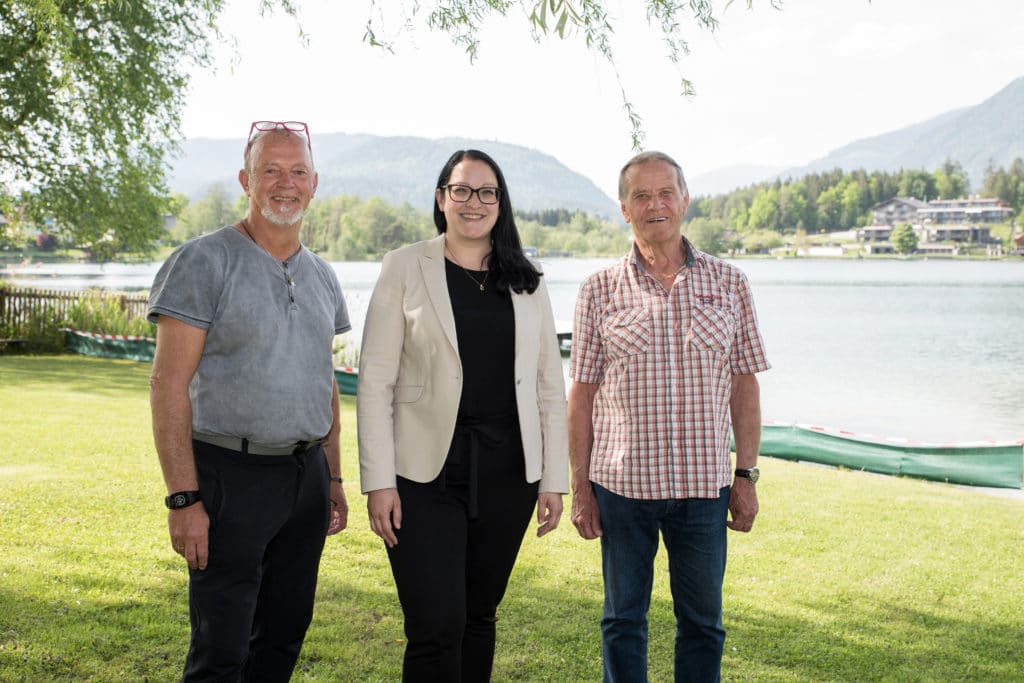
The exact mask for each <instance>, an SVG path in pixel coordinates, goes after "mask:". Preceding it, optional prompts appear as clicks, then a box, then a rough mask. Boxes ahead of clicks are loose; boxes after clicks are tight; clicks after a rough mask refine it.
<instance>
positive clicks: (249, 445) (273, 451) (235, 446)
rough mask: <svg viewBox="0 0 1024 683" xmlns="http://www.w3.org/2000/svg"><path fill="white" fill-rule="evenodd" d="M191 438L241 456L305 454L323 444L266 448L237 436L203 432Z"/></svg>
mask: <svg viewBox="0 0 1024 683" xmlns="http://www.w3.org/2000/svg"><path fill="white" fill-rule="evenodd" d="M192 438H193V439H195V440H196V441H202V442H203V443H208V444H210V445H212V446H219V447H220V448H227V449H228V450H230V451H238V452H239V453H242V454H243V455H298V454H300V453H305V452H306V451H308V450H309V449H310V448H313V447H315V446H319V445H320V444H321V443H322V442H323V440H322V439H316V440H315V441H296V442H295V443H292V444H287V445H284V446H268V445H266V444H261V443H256V442H254V441H249V439H243V438H241V437H238V436H222V435H220V434H204V433H203V432H192Z"/></svg>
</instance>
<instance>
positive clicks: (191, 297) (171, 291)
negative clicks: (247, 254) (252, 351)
mask: <svg viewBox="0 0 1024 683" xmlns="http://www.w3.org/2000/svg"><path fill="white" fill-rule="evenodd" d="M224 265H225V264H224V263H223V262H221V261H220V260H219V259H218V257H217V254H216V250H215V249H211V248H210V245H208V244H206V243H204V242H203V241H200V240H193V241H191V242H186V243H185V244H183V245H181V246H180V247H178V249H177V250H175V251H174V252H173V253H172V254H171V255H170V256H169V257H168V258H167V260H166V261H164V264H163V266H161V267H160V270H159V272H157V274H156V278H154V280H153V287H152V289H151V290H150V293H149V312H148V313H147V315H146V318H147V319H148V320H149V321H150V322H153V323H155V322H157V321H158V319H159V317H160V316H161V315H166V316H169V317H171V318H175V319H177V320H180V321H182V322H183V323H187V324H189V325H192V326H193V327H198V328H200V329H203V330H208V329H210V325H211V324H212V323H213V319H214V316H215V314H216V312H217V302H218V300H219V292H220V291H221V289H222V288H223V282H224Z"/></svg>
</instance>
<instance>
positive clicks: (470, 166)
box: [434, 157, 500, 244]
mask: <svg viewBox="0 0 1024 683" xmlns="http://www.w3.org/2000/svg"><path fill="white" fill-rule="evenodd" d="M445 184H446V185H468V186H469V187H471V188H473V189H474V190H476V189H479V188H481V187H493V188H496V187H498V177H497V176H496V175H495V174H494V171H493V170H492V169H491V167H490V166H489V165H487V163H485V162H483V161H479V160H477V159H471V158H468V157H467V158H465V159H463V160H462V161H460V162H459V163H457V164H456V165H455V167H454V168H453V169H452V172H451V175H449V176H448V181H447V182H446V183H445ZM434 196H435V199H436V201H437V207H438V208H439V209H440V210H441V212H442V213H444V217H445V221H446V222H447V223H448V229H447V231H446V234H447V239H448V240H449V241H454V242H455V243H460V242H461V243H465V244H469V243H476V242H479V241H481V240H487V241H489V240H490V237H491V230H493V229H494V224H495V223H496V222H497V220H498V214H499V213H500V212H499V209H498V207H499V206H500V205H499V204H484V203H483V202H481V201H480V195H479V193H477V192H474V193H473V194H472V195H470V197H469V199H468V200H467V201H465V202H456V201H453V200H452V198H451V197H450V196H449V195H448V190H446V189H444V188H438V189H437V190H436V191H435V195H434Z"/></svg>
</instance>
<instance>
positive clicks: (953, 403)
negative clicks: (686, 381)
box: [0, 259, 1024, 442]
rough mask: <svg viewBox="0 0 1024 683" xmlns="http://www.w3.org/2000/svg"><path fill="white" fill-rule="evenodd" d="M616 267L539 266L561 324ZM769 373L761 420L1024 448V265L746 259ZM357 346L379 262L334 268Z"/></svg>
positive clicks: (16, 271)
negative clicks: (583, 291)
mask: <svg viewBox="0 0 1024 683" xmlns="http://www.w3.org/2000/svg"><path fill="white" fill-rule="evenodd" d="M613 260H614V259H551V260H544V261H542V264H543V267H544V269H545V271H546V277H547V278H548V288H549V291H550V293H551V300H552V307H553V308H554V312H555V317H556V318H557V319H559V320H565V321H571V320H572V314H573V306H574V302H575V298H576V292H577V290H578V288H579V283H580V282H581V281H582V279H583V278H584V277H586V276H587V275H588V274H590V273H592V272H593V271H595V270H597V269H598V268H601V267H603V266H604V265H606V264H608V263H610V262H612V261H613ZM736 263H737V265H739V266H740V267H741V268H742V269H743V270H744V271H745V272H746V273H747V275H748V276H749V278H750V281H751V284H752V286H753V289H754V298H755V301H756V304H757V310H758V317H759V319H760V322H761V329H762V333H763V334H764V338H765V344H766V347H767V350H768V356H769V360H770V361H771V362H772V365H773V368H772V369H771V370H769V371H768V372H766V373H764V374H762V375H760V380H761V397H762V409H763V415H764V418H765V419H770V420H777V421H781V422H796V423H801V424H813V425H820V426H825V427H834V428H838V429H845V430H849V431H851V432H854V433H857V434H873V435H878V436H882V435H884V436H889V437H903V438H908V439H913V440H918V441H929V442H935V441H939V442H945V441H981V440H1020V439H1024V391H1022V389H1021V386H1020V385H1021V380H1020V377H1021V370H1022V368H1024V263H1021V262H999V261H984V262H983V261H947V260H934V259H933V260H914V261H901V260H856V261H854V260H815V259H785V260H775V259H764V260H760V259H749V260H742V261H737V262H736ZM333 265H334V268H335V271H336V272H337V273H338V278H339V280H340V281H341V283H342V286H343V288H344V289H345V294H346V298H347V300H348V304H349V308H350V312H351V315H352V319H353V323H354V325H355V327H356V328H357V329H356V331H355V333H354V335H355V337H356V339H357V340H358V335H359V330H360V328H361V325H362V320H363V317H364V315H365V311H366V305H367V302H368V301H369V297H370V292H371V290H372V288H373V283H374V282H375V280H376V278H377V274H378V272H379V271H380V264H379V263H336V264H333ZM158 267H159V264H144V265H125V264H107V265H104V266H98V265H80V264H60V265H38V266H37V265H30V266H19V267H8V268H6V269H0V278H3V279H6V280H9V281H12V282H13V283H14V284H18V285H29V286H34V287H41V288H54V289H80V288H84V287H107V288H112V289H126V290H134V289H147V288H148V287H149V285H150V284H151V282H152V280H153V275H154V274H155V273H156V270H157V268H158Z"/></svg>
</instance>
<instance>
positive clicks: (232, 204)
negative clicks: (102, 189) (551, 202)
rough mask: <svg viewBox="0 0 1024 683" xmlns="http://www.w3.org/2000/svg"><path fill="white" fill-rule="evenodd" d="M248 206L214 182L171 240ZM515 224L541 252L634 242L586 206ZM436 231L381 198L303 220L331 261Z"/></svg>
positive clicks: (316, 210)
mask: <svg viewBox="0 0 1024 683" xmlns="http://www.w3.org/2000/svg"><path fill="white" fill-rule="evenodd" d="M245 210H246V198H245V196H244V195H241V194H239V195H237V196H229V194H228V193H227V192H226V191H225V190H224V189H223V188H221V187H213V188H212V189H211V190H210V191H209V192H208V193H207V194H206V196H205V197H203V198H202V199H199V200H196V201H194V202H192V203H191V204H189V205H188V206H186V207H185V208H184V209H182V210H181V213H180V216H179V217H178V221H177V224H176V225H175V226H174V227H173V228H171V231H170V235H171V238H172V241H174V242H183V241H185V240H187V239H192V238H193V237H197V236H199V235H202V234H204V233H208V232H211V231H213V230H216V229H217V228H220V227H221V226H224V225H227V224H229V223H233V222H235V221H237V220H238V219H239V218H240V217H241V216H242V215H244V214H245ZM516 225H517V227H518V228H519V234H520V237H521V239H522V243H523V245H524V246H531V247H536V248H537V250H538V251H539V253H540V254H541V255H542V256H543V255H547V254H551V253H562V252H568V253H571V254H573V255H574V256H616V255H619V254H624V253H626V250H627V249H628V248H629V243H630V233H629V231H628V230H626V229H624V228H623V226H622V225H620V224H618V223H613V222H609V221H604V220H601V219H598V218H595V217H593V216H590V215H588V214H586V213H584V212H582V211H575V212H569V211H565V210H557V211H550V212H549V211H542V212H529V213H520V212H516ZM435 235H437V231H436V229H435V228H434V221H433V216H431V215H430V214H427V213H424V212H421V211H418V210H416V209H415V208H413V207H412V206H410V205H409V204H402V205H401V206H394V205H391V204H388V203H387V202H386V201H385V200H383V199H381V198H379V197H374V198H371V199H366V200H363V199H360V198H359V197H355V196H352V195H340V196H336V197H331V198H318V199H317V200H316V201H314V202H313V203H312V204H310V206H309V210H308V211H307V213H306V217H305V219H304V220H303V221H302V242H303V244H305V245H306V246H307V247H309V248H310V249H312V250H313V251H315V252H317V253H319V254H321V255H323V256H324V257H326V258H328V259H330V260H332V261H370V260H379V259H381V258H382V257H383V256H384V254H386V253H387V252H389V251H391V250H392V249H397V248H398V247H401V246H405V245H407V244H410V243H412V242H417V241H419V240H424V239H428V238H430V237H434V236H435ZM701 246H702V248H704V245H703V244H702V245H701Z"/></svg>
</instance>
